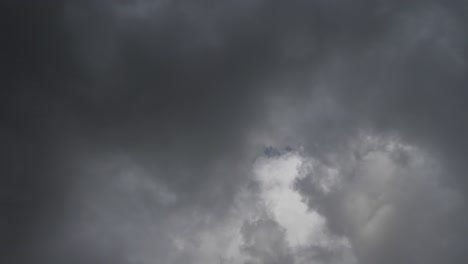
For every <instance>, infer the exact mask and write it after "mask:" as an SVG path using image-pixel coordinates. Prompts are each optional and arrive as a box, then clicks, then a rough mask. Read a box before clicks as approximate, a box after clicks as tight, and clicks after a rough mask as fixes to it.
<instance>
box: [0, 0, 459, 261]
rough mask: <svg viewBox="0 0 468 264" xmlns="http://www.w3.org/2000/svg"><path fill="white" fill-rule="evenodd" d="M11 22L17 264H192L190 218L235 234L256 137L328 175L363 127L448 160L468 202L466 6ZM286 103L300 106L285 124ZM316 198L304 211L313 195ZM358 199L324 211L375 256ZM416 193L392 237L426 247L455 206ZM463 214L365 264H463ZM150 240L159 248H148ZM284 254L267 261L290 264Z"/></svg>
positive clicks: (186, 8) (247, 5) (328, 5)
mask: <svg viewBox="0 0 468 264" xmlns="http://www.w3.org/2000/svg"><path fill="white" fill-rule="evenodd" d="M0 5H1V6H0V10H1V11H0V12H1V15H2V18H1V22H2V23H1V24H2V33H3V35H4V38H3V39H4V41H2V43H1V44H0V47H1V49H2V63H3V67H2V73H3V74H2V75H3V77H2V79H1V86H2V91H1V94H0V96H1V99H0V100H1V121H2V128H1V130H0V131H1V132H0V133H1V134H0V135H1V137H0V140H1V141H2V145H3V148H2V150H1V154H2V155H1V156H2V161H1V163H2V171H1V174H2V177H1V181H2V182H1V195H2V198H1V201H2V208H3V212H2V214H1V215H2V221H1V222H0V231H1V233H2V239H1V240H0V243H1V244H0V246H1V247H2V251H4V250H5V249H6V252H5V253H4V254H2V258H5V259H6V261H7V262H10V263H31V262H33V259H35V261H34V262H35V263H38V262H39V263H50V262H57V263H61V262H70V259H72V260H73V261H75V262H76V263H98V262H99V263H100V262H114V263H115V262H116V263H119V262H122V263H126V262H130V261H133V258H132V257H133V256H134V255H138V252H140V251H142V250H143V249H141V248H144V247H145V245H147V244H151V243H152V245H153V246H152V247H153V249H152V250H153V251H154V256H153V257H154V258H155V259H153V260H151V261H153V262H155V263H169V261H172V262H171V263H178V262H181V263H188V262H190V261H189V260H190V259H191V258H193V255H190V254H189V255H187V256H182V257H173V255H174V254H176V253H173V252H178V251H177V249H176V247H175V246H174V245H172V244H171V243H172V242H171V241H170V239H171V235H172V233H171V232H175V233H177V232H179V231H180V230H182V229H184V228H187V226H190V228H191V229H198V228H203V227H204V226H206V225H208V224H207V223H205V222H203V221H201V220H200V222H201V223H198V222H197V223H191V224H188V223H185V222H183V221H182V223H180V224H179V223H178V224H173V223H171V221H173V219H174V218H176V217H180V218H187V219H189V218H190V215H191V214H192V212H191V211H192V210H193V211H200V212H203V213H206V214H207V215H217V217H219V218H220V219H222V217H223V214H224V213H225V212H226V211H227V210H228V208H229V207H230V205H231V202H232V199H233V197H234V196H235V195H236V193H237V191H238V187H239V185H240V184H241V183H242V182H243V181H244V180H245V179H246V177H247V176H248V175H249V174H248V170H249V169H250V167H249V166H250V162H251V160H252V158H253V157H254V156H255V155H257V154H259V153H261V151H262V149H263V146H261V145H262V144H263V142H262V139H260V140H259V141H260V142H253V141H254V139H255V136H254V135H257V134H256V133H259V134H260V135H267V137H270V136H271V137H272V138H274V140H277V142H278V144H280V145H281V144H283V143H284V146H286V145H288V144H290V143H291V144H292V145H294V144H297V143H301V144H303V145H304V147H305V152H306V153H308V154H310V155H311V156H314V157H319V158H322V157H325V156H326V155H328V154H329V153H337V152H340V151H341V150H342V148H341V147H342V146H343V144H346V142H349V141H350V140H352V139H353V138H354V136H355V135H356V133H357V132H358V131H361V129H363V128H364V129H369V130H371V131H373V132H372V133H375V134H377V135H383V136H386V135H388V134H392V135H393V134H397V135H398V136H399V137H401V138H402V140H403V141H404V142H409V144H414V145H416V146H418V147H421V148H422V149H426V150H427V151H429V152H430V153H432V154H433V155H434V156H436V157H437V160H438V162H439V163H441V167H442V168H443V170H442V171H443V172H441V173H440V175H439V176H438V177H439V178H440V179H439V178H438V179H439V180H440V182H442V183H440V185H441V186H442V185H443V186H445V185H444V184H447V185H448V186H450V189H452V188H454V189H456V190H457V192H459V193H461V194H462V195H463V196H464V195H465V193H466V188H467V187H466V186H467V182H466V180H465V179H464V175H465V174H466V171H467V170H468V168H466V164H465V162H464V159H465V157H466V156H467V154H468V153H467V151H466V149H467V146H466V143H464V142H465V140H464V135H466V134H467V132H468V131H467V130H468V124H467V119H466V118H465V112H466V110H467V109H466V107H465V104H464V99H465V98H467V94H466V88H465V87H466V84H467V82H466V65H465V64H466V55H467V54H466V47H467V43H466V37H465V36H464V35H465V34H464V32H465V31H466V30H467V28H466V27H467V26H466V25H467V21H466V19H464V18H463V15H464V11H466V9H467V7H466V4H465V3H463V1H416V0H415V1H365V0H362V1H319V0H317V1H299V0H298V1H261V0H258V1H236V2H232V1H218V2H214V1H198V2H196V3H194V2H193V3H192V2H191V1H162V0H161V1H3V2H2V4H0ZM265 83H267V85H265ZM272 98H273V99H272ZM276 98H280V101H281V100H283V99H284V100H285V101H286V103H284V104H280V106H277V107H276V108H273V109H271V108H270V102H271V101H270V100H271V99H272V100H273V101H274V100H276ZM285 98H286V99H285ZM290 102H292V103H291V104H290ZM291 105H292V106H293V107H290V106H291ZM282 106H285V107H284V108H283V107H282ZM290 109H295V110H292V115H289V113H290V112H288V111H290ZM294 111H296V112H294ZM278 112H279V113H280V114H278V115H275V117H274V118H273V119H275V120H276V119H278V120H279V121H278V120H276V121H274V122H273V123H270V121H271V119H269V117H270V115H271V114H272V113H273V114H275V113H278ZM283 117H284V118H287V119H288V120H284V119H282V118H283ZM275 122H278V123H275ZM277 124H279V126H277ZM282 125H285V126H287V127H288V129H286V130H285V128H284V127H282ZM283 138H286V140H285V141H284V142H283ZM289 141H292V142H289ZM284 146H282V147H284ZM288 148H289V147H288ZM270 154H271V155H275V153H270ZM109 164H110V165H109ZM415 170H416V169H415ZM410 172H411V173H413V171H410ZM414 173H415V174H418V173H419V172H417V173H416V172H414ZM119 175H121V176H119ZM122 175H124V176H122ZM125 175H126V176H125ZM129 175H130V176H129ZM129 181H130V183H129ZM135 182H137V183H135ZM358 183H359V184H361V183H362V184H364V183H363V182H359V181H358ZM132 184H134V185H132ZM351 185H353V184H351ZM435 185H436V187H437V188H438V186H439V183H437V184H435ZM129 186H130V187H129ZM131 186H133V187H131ZM304 186H305V187H303V188H302V189H301V188H299V189H300V190H301V193H302V194H303V195H304V197H306V198H307V197H309V196H314V195H315V193H316V192H314V191H313V190H311V189H307V188H309V187H310V186H307V184H304ZM397 186H398V185H397ZM411 186H415V188H416V187H418V186H423V187H421V188H423V189H424V188H425V187H424V184H423V183H420V182H417V183H412V185H411ZM436 187H427V190H423V191H418V192H416V193H417V194H422V195H423V196H424V195H426V196H427V197H429V198H430V197H432V196H431V195H429V194H428V193H430V191H431V190H433V189H437V188H436ZM310 188H312V187H310ZM389 188H396V187H389ZM166 189H167V190H166ZM358 190H360V188H357V189H355V187H353V188H351V189H347V190H345V191H343V192H342V193H337V194H334V195H332V196H331V198H330V200H331V201H330V200H327V199H328V198H326V199H325V198H324V199H325V200H324V201H323V203H324V204H323V209H322V210H323V213H324V216H325V217H326V218H329V219H328V221H329V222H330V223H331V225H333V224H334V226H333V227H334V228H332V230H334V231H335V232H337V233H340V234H344V235H346V236H349V237H350V239H351V240H352V242H354V243H355V245H356V246H357V247H360V246H362V244H360V242H359V240H358V239H357V238H355V236H354V233H352V232H351V233H349V232H346V230H344V229H346V226H347V225H348V223H346V222H344V223H342V222H340V221H341V220H340V219H336V217H339V216H340V213H342V212H340V206H342V202H343V201H344V200H346V197H347V195H348V194H349V193H351V194H354V193H355V192H357V191H358ZM411 190H413V189H411ZM389 193H393V189H391V190H390V191H389ZM417 194H416V195H409V196H408V199H409V200H410V202H404V201H401V202H400V203H401V206H399V205H398V204H397V205H394V206H396V207H398V208H399V209H400V210H402V211H403V212H410V211H411V212H412V213H410V214H409V215H410V217H409V218H408V219H407V218H404V219H403V218H402V219H400V218H398V219H397V220H394V221H395V223H396V224H395V225H394V226H397V227H401V228H402V230H406V229H404V228H407V229H408V230H412V229H413V228H415V227H416V226H417V225H418V223H419V221H422V219H423V218H424V217H423V216H422V215H424V214H425V213H426V212H427V210H429V209H421V213H419V212H420V211H417V210H416V211H413V210H412V208H413V206H414V207H419V206H422V207H423V208H430V207H431V206H432V205H434V204H435V203H436V202H439V200H438V198H437V199H435V200H434V201H432V200H428V201H419V200H417V199H416V198H417V197H418V195H417ZM426 196H424V197H426ZM170 197H176V198H170ZM343 197H344V198H343ZM171 201H172V202H171ZM329 204H330V208H327V206H328V205H329ZM80 206H84V207H85V208H84V209H80V208H81V207H80ZM311 207H312V208H315V207H316V206H315V205H313V204H311ZM319 207H320V206H319ZM148 208H150V209H148ZM436 208H437V209H440V210H442V209H443V208H445V207H444V206H436ZM458 208H459V209H458V210H459V211H458V212H455V213H451V214H448V213H447V214H446V213H444V212H445V211H443V210H442V211H441V213H440V214H441V217H440V218H438V219H439V220H437V221H435V220H434V221H431V222H429V224H428V227H426V228H428V229H429V228H431V229H435V228H437V226H438V225H439V224H440V225H444V226H447V225H451V226H452V227H453V228H448V229H449V230H448V231H445V230H446V229H441V231H439V233H438V232H434V233H432V232H431V233H430V234H429V235H428V236H424V235H422V236H419V235H421V234H422V233H420V232H419V231H418V232H416V231H415V232H405V233H404V234H403V232H397V233H395V234H392V235H390V236H388V241H386V242H385V243H382V244H378V245H379V246H380V245H382V246H381V247H378V246H376V248H371V249H370V250H369V249H367V248H364V249H362V252H363V253H362V254H361V255H358V258H359V257H361V258H362V259H360V260H359V261H362V262H363V263H368V261H373V260H376V261H377V260H378V261H379V262H382V261H381V258H384V257H385V258H386V259H388V261H391V260H392V259H397V260H398V262H401V263H418V261H422V260H421V258H422V257H421V255H422V254H424V253H423V251H425V250H426V249H434V250H432V251H431V252H432V254H433V255H431V256H434V258H433V261H434V262H437V261H436V260H438V261H439V260H440V261H439V262H442V261H445V262H447V261H448V262H452V263H463V262H464V259H463V258H462V257H463V250H464V249H463V246H462V245H463V244H466V243H465V242H466V241H464V240H463V237H464V234H466V228H467V226H466V224H464V223H465V222H466V221H464V219H466V216H465V215H464V213H463V211H465V210H463V209H465V205H461V206H460V207H458ZM93 210H94V211H93ZM327 210H330V211H327ZM96 211H97V213H96ZM187 211H189V212H187ZM384 211H385V210H384ZM203 213H202V214H203ZM148 214H149V215H148ZM452 215H453V217H454V218H455V220H451V221H447V218H448V217H451V216H452ZM132 216H134V218H132ZM197 218H200V217H198V216H197ZM342 221H345V219H344V220H342ZM168 222H169V223H168ZM195 222H196V221H195ZM208 222H209V221H208ZM209 223H210V222H209ZM179 225H180V226H179ZM264 225H266V226H271V224H268V223H264ZM264 225H261V226H260V225H259V227H258V228H257V229H258V230H263V229H262V226H264ZM129 226H130V227H129ZM132 226H133V227H132ZM403 227H404V228H403ZM125 228H129V230H130V231H122V229H125ZM146 229H148V230H151V231H148V230H146ZM162 229H167V230H162ZM187 229H189V228H187ZM273 229H274V230H273V231H272V232H271V233H272V234H276V233H278V232H279V233H278V234H280V233H281V232H280V231H277V230H280V229H281V228H280V227H275V228H273ZM86 230H87V231H86ZM424 230H426V229H424ZM424 230H423V231H424ZM98 231H101V233H100V235H94V234H92V233H93V232H96V233H99V232H98ZM176 231H177V232H176ZM244 231H245V229H244ZM267 231H268V230H267ZM455 231H458V232H459V233H460V234H461V235H455V236H456V237H457V238H456V239H453V240H450V239H449V240H450V241H452V242H450V243H455V244H450V245H451V246H450V247H449V248H440V247H436V246H434V247H432V246H433V245H435V244H432V243H431V241H432V240H431V239H437V238H438V237H443V236H445V235H447V234H449V233H450V234H453V232H455ZM191 232H192V231H190V232H188V233H190V234H191ZM268 232H269V231H268ZM77 233H81V235H78V234H77ZM254 233H255V232H254ZM145 234H151V235H148V236H151V237H159V238H160V239H159V240H156V241H155V240H151V241H146V244H145V242H144V241H145V240H144V239H139V238H140V237H143V236H145ZM244 235H247V234H244ZM411 235H415V236H414V237H410V236H411ZM402 239H403V240H405V241H409V242H408V243H403V244H402V245H404V246H408V247H409V248H411V246H414V245H415V244H418V242H420V241H421V240H424V241H425V243H423V245H428V247H424V246H422V247H419V248H417V249H416V250H414V251H412V250H411V249H408V248H403V246H400V244H399V242H400V241H401V240H402ZM109 241H112V242H109ZM142 241H143V242H142ZM453 241H455V242H453ZM270 242H272V243H273V242H274V241H273V240H272V241H268V243H270ZM139 243H140V244H139ZM57 245H60V246H57ZM363 247H364V246H363ZM135 248H137V249H135ZM255 250H257V247H256V246H255V245H252V247H250V251H249V252H250V253H251V254H253V253H252V252H256V251H255ZM148 251H151V250H148ZM116 252H118V253H116ZM135 252H136V253H135ZM2 253H3V252H2ZM275 253H278V252H275ZM286 253H287V254H286ZM286 253H285V255H284V256H283V255H281V258H279V259H277V260H275V261H277V262H274V261H273V260H270V259H268V257H267V256H265V257H259V261H260V262H261V263H292V261H293V259H294V257H293V256H292V255H290V253H288V252H286ZM193 254H195V253H193ZM181 255H183V254H181ZM130 256H132V257H130ZM265 258H267V259H265ZM136 261H138V258H137V260H136ZM145 261H146V262H148V261H149V260H147V259H145ZM262 261H263V262H262ZM268 261H270V262H268ZM278 261H279V262H278ZM324 261H325V260H324Z"/></svg>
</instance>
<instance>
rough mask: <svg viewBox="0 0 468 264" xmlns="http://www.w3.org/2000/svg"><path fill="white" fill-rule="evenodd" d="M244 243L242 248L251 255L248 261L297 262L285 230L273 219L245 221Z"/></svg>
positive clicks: (251, 262) (252, 262)
mask: <svg viewBox="0 0 468 264" xmlns="http://www.w3.org/2000/svg"><path fill="white" fill-rule="evenodd" d="M241 233H242V237H243V239H244V244H243V245H242V250H243V251H244V252H245V253H246V254H247V255H248V256H250V257H252V258H253V260H252V261H250V260H248V261H247V262H246V263H249V264H254V263H262V264H280V263H295V261H294V256H293V255H292V253H291V249H290V248H289V245H288V243H287V241H286V239H285V231H284V228H282V227H281V226H280V225H278V223H276V221H275V220H273V219H259V220H256V221H253V222H245V223H244V225H243V226H242V229H241Z"/></svg>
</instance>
